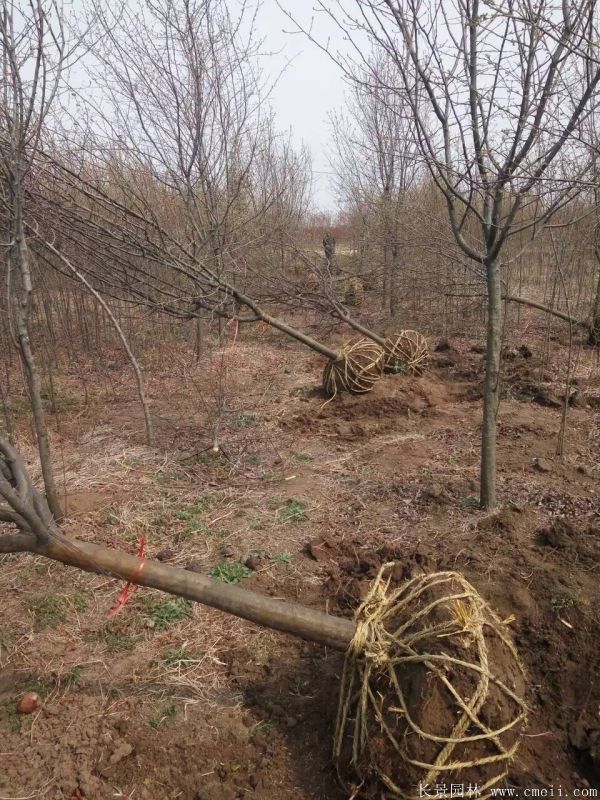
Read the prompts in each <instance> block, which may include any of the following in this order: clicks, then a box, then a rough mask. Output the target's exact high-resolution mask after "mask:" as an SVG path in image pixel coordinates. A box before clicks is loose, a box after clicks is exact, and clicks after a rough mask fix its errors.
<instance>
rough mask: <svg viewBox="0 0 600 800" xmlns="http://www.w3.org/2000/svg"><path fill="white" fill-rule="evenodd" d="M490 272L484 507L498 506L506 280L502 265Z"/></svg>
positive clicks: (489, 268) (483, 444) (491, 265)
mask: <svg viewBox="0 0 600 800" xmlns="http://www.w3.org/2000/svg"><path fill="white" fill-rule="evenodd" d="M486 275H487V293H488V303H487V312H488V315H487V344H486V354H485V387H484V393H483V427H482V432H481V493H480V504H481V507H482V508H484V509H491V508H495V506H496V424H497V414H498V404H499V399H500V349H501V347H500V344H501V334H502V326H501V314H502V283H501V280H500V264H499V263H498V261H492V262H491V263H489V264H487V265H486Z"/></svg>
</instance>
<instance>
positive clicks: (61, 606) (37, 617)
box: [25, 593, 68, 631]
mask: <svg viewBox="0 0 600 800" xmlns="http://www.w3.org/2000/svg"><path fill="white" fill-rule="evenodd" d="M25 608H26V609H27V610H28V611H29V613H30V614H32V615H33V622H34V627H35V630H36V631H43V630H44V629H45V628H56V626H57V625H60V624H61V623H62V622H64V621H65V619H66V618H67V608H68V605H67V602H66V600H65V598H64V597H59V596H58V595H56V594H50V593H48V594H39V595H35V596H34V597H29V598H28V599H27V600H26V601H25Z"/></svg>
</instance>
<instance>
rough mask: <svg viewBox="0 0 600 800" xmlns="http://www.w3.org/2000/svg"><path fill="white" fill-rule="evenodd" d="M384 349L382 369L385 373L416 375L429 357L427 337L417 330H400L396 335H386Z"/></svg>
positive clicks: (421, 370)
mask: <svg viewBox="0 0 600 800" xmlns="http://www.w3.org/2000/svg"><path fill="white" fill-rule="evenodd" d="M384 350H385V362H384V365H383V371H384V372H387V373H393V374H397V373H399V372H403V373H407V374H409V375H418V374H420V373H421V372H423V368H424V367H425V364H426V363H427V361H428V359H429V345H428V344H427V339H426V338H425V337H424V336H423V335H422V334H421V333H418V331H411V330H406V331H400V333H399V334H397V335H396V336H393V337H388V338H387V339H386V340H385V344H384Z"/></svg>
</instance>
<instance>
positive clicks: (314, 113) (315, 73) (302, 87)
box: [257, 0, 345, 210]
mask: <svg viewBox="0 0 600 800" xmlns="http://www.w3.org/2000/svg"><path fill="white" fill-rule="evenodd" d="M280 2H281V4H282V6H283V7H284V8H288V9H289V10H290V11H291V12H292V13H293V14H294V15H295V16H296V17H297V18H298V19H299V21H301V22H302V24H304V25H306V26H308V25H309V24H310V20H311V18H314V23H313V29H314V31H315V33H316V34H317V35H318V39H319V40H320V41H325V40H326V39H327V38H328V37H331V40H332V41H333V42H334V43H335V44H337V45H338V46H339V45H340V44H341V42H342V35H341V33H340V31H339V30H338V29H337V28H336V26H335V24H334V23H333V22H332V21H331V19H329V18H328V17H327V16H326V15H325V14H323V13H322V12H319V11H314V10H313V8H312V6H313V4H312V2H311V0H280ZM293 30H294V26H293V23H292V22H291V21H290V20H289V19H288V18H287V17H286V16H285V14H284V13H283V12H282V11H281V10H280V8H279V7H278V6H277V3H276V0H263V3H262V6H261V9H260V11H259V16H258V20H257V33H258V35H259V37H260V38H263V37H264V39H265V45H264V46H265V48H266V49H267V50H269V51H281V53H278V54H277V55H273V56H270V57H269V58H265V59H264V65H263V66H264V69H265V73H266V74H267V75H272V76H273V77H275V76H276V75H278V74H279V72H280V71H281V69H282V68H283V67H284V66H285V64H286V63H287V62H288V61H291V62H292V63H290V64H289V66H288V67H287V69H286V70H285V72H284V74H283V75H282V76H281V78H280V80H279V83H278V85H277V86H276V87H275V90H274V92H273V95H272V98H271V103H272V106H273V110H274V111H275V114H276V122H277V127H278V128H279V129H280V130H290V131H291V133H292V137H293V141H294V142H295V143H297V144H301V143H302V142H304V143H305V144H306V145H307V146H308V148H309V149H310V151H311V154H312V162H313V170H314V188H313V194H314V205H315V206H316V207H317V208H319V209H323V210H335V208H336V202H335V198H334V195H333V190H332V185H331V175H328V174H324V173H327V172H329V170H330V167H329V164H328V159H327V147H328V143H329V140H330V129H329V125H328V118H327V115H328V113H329V112H330V111H333V110H334V109H339V108H340V106H341V105H342V104H343V101H344V90H345V86H344V82H343V80H342V76H341V72H340V70H339V68H338V67H337V66H336V65H335V64H334V62H333V61H332V60H331V59H330V58H329V56H327V55H326V54H325V53H323V52H322V51H321V50H319V48H318V47H317V46H316V45H315V44H313V43H312V42H310V41H309V40H308V39H307V38H306V37H305V36H304V35H303V34H300V33H292V31H293Z"/></svg>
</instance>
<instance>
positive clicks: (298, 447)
mask: <svg viewBox="0 0 600 800" xmlns="http://www.w3.org/2000/svg"><path fill="white" fill-rule="evenodd" d="M474 344H475V343H474V342H473V341H470V340H467V339H455V340H452V341H451V342H450V343H449V346H448V347H445V346H444V347H443V348H442V350H440V351H438V352H436V353H435V355H434V359H433V363H432V365H431V366H430V368H429V369H428V370H427V372H426V373H425V374H424V375H423V376H421V377H415V378H411V377H406V376H389V377H387V378H385V379H384V380H382V381H381V382H380V383H379V384H378V385H377V386H376V387H375V389H374V391H373V392H372V393H370V394H368V395H364V396H359V397H350V396H345V397H340V398H336V399H335V400H334V401H332V402H330V403H327V404H325V405H324V398H323V397H322V396H321V394H320V393H319V392H318V391H317V390H316V389H315V384H316V382H317V381H318V378H319V376H320V372H321V370H322V362H321V360H320V359H319V358H317V357H315V356H314V355H312V354H310V353H305V352H304V351H302V350H300V349H298V348H297V347H295V346H294V345H288V344H287V343H285V342H283V341H282V340H281V339H280V338H279V337H274V336H273V335H272V334H271V333H268V332H264V331H261V330H260V329H255V330H254V331H253V332H248V333H245V332H242V334H241V335H240V337H239V338H238V340H237V342H236V346H235V348H233V349H232V348H228V349H227V351H226V352H225V354H224V355H223V356H222V357H217V356H215V355H213V358H212V359H210V358H209V356H205V357H203V358H202V359H201V360H200V362H199V363H198V364H196V363H194V362H193V360H191V358H190V355H189V352H188V350H187V349H186V348H185V347H184V345H183V343H177V342H169V343H165V342H162V343H161V342H157V341H155V342H153V343H148V345H147V347H146V348H145V349H144V352H143V361H144V363H145V366H146V372H147V374H148V376H149V378H148V395H149V399H150V401H151V404H152V411H153V414H154V417H155V424H156V428H157V433H158V438H159V442H158V446H157V447H156V448H155V449H151V448H148V447H146V446H145V445H144V442H143V421H142V415H141V412H140V409H139V407H138V405H137V403H136V398H135V387H134V382H133V381H132V379H131V375H130V373H129V370H128V366H127V363H126V361H125V360H124V358H123V356H122V354H121V353H120V352H119V351H118V350H117V349H116V348H114V349H113V350H110V349H109V348H107V351H106V352H105V357H104V360H103V363H102V366H101V368H98V365H97V364H94V363H92V362H90V363H89V364H85V363H82V364H79V365H78V366H77V369H75V368H74V367H71V366H69V365H62V366H61V367H59V368H58V369H57V370H56V374H55V375H54V383H55V385H56V387H57V392H58V394H57V396H58V400H57V406H58V409H57V410H58V415H57V418H56V420H55V423H54V424H55V430H54V433H53V446H54V451H55V453H56V454H57V463H58V465H59V477H60V480H61V481H63V482H64V484H65V485H66V493H67V497H66V499H67V514H68V518H67V522H66V525H65V527H66V530H67V532H68V533H69V534H71V535H74V536H78V537H81V538H84V539H90V540H94V541H97V542H100V543H103V544H105V545H109V546H116V547H121V548H124V549H127V550H130V551H136V550H137V548H138V546H139V541H140V538H141V537H145V539H146V540H147V545H146V552H147V553H148V555H149V556H151V557H159V558H161V559H163V560H165V561H168V562H169V563H173V564H177V565H179V566H182V567H187V568H189V569H195V570H198V571H200V572H202V573H205V574H209V573H210V572H211V571H213V570H215V568H217V572H218V574H219V575H220V576H221V577H226V578H228V579H231V580H236V579H241V585H243V586H246V587H248V588H252V589H255V590H257V591H261V592H264V593H268V594H271V595H273V596H276V597H282V598H286V599H289V600H293V601H297V602H300V603H303V604H305V605H309V606H313V607H316V608H328V609H329V611H331V612H333V613H338V614H341V615H344V616H351V615H352V613H353V609H354V608H355V607H356V605H357V603H358V602H360V599H361V598H362V597H363V596H364V594H365V591H366V589H367V587H368V584H369V581H370V580H372V578H373V577H374V576H375V575H376V573H377V570H378V568H379V566H380V565H381V564H382V563H384V562H386V561H388V560H390V559H395V560H397V561H398V564H399V566H398V570H399V575H400V576H401V577H410V576H411V575H413V574H415V571H416V570H423V569H425V570H427V571H433V570H440V569H456V570H460V571H462V572H463V573H464V574H465V575H466V576H467V578H468V579H469V580H470V581H471V582H472V583H473V584H474V585H475V586H476V587H477V588H478V589H479V590H480V592H481V593H482V594H483V595H484V597H486V599H487V600H488V601H489V602H490V603H491V604H492V605H493V606H494V607H495V608H496V609H497V610H498V611H499V612H500V614H501V615H502V616H503V617H509V616H510V615H514V621H513V622H512V629H513V634H514V638H515V641H516V643H517V645H518V648H519V652H520V655H521V657H522V659H523V661H524V663H525V666H526V669H527V673H528V694H527V699H528V702H529V705H530V708H531V712H530V721H529V726H528V729H527V731H526V735H525V736H524V737H523V741H522V745H521V748H520V751H519V755H518V758H517V759H516V760H515V762H514V763H513V764H512V766H511V771H510V775H509V781H508V783H509V785H512V786H515V787H528V786H533V787H539V788H543V787H550V786H551V785H554V786H555V787H556V786H562V787H563V788H564V789H566V790H569V789H573V788H576V787H577V788H585V787H598V785H600V707H599V703H600V693H599V690H598V667H599V664H600V637H599V631H598V617H599V612H600V594H599V591H598V584H599V577H600V575H599V564H600V559H599V555H600V544H599V542H600V540H599V537H598V534H599V525H600V497H599V480H598V479H599V475H600V460H599V451H600V447H599V445H600V421H599V415H598V398H599V397H600V371H599V369H598V364H597V361H595V360H594V359H595V356H594V355H593V354H592V353H591V352H590V351H587V352H586V351H584V352H583V353H582V354H580V357H579V360H578V365H577V370H576V376H575V377H576V384H575V389H576V397H575V399H573V396H572V399H571V407H570V408H569V424H568V432H567V445H566V452H565V455H564V457H563V458H562V459H558V458H557V457H556V456H555V449H556V439H557V433H558V429H559V425H560V413H561V412H560V408H557V407H556V404H555V403H554V402H548V398H550V399H551V400H555V399H556V398H558V401H559V404H560V398H561V397H563V396H564V387H563V386H562V385H561V378H560V376H561V370H562V369H563V365H564V351H563V350H560V348H557V355H556V356H555V361H553V362H550V363H548V364H546V365H543V364H542V359H541V357H540V355H539V353H540V348H541V344H540V343H539V341H538V340H537V339H535V338H534V337H533V336H532V335H529V337H528V338H527V340H526V341H525V340H519V339H518V338H517V339H516V340H515V343H514V346H515V350H516V348H518V347H519V346H522V345H527V347H528V348H529V350H530V351H531V355H528V356H525V355H523V354H521V353H519V352H517V354H516V355H514V354H513V355H511V356H510V357H509V358H508V359H507V376H506V381H505V389H504V395H505V398H504V400H503V403H502V407H501V411H500V441H499V464H500V496H501V499H502V503H503V505H502V508H501V509H499V510H498V511H496V512H494V513H492V514H484V513H482V512H480V511H478V510H477V508H476V495H477V475H478V467H479V463H478V457H479V456H478V448H479V428H480V423H481V411H480V402H479V397H480V392H481V381H482V356H481V354H480V352H474V351H473V349H472V348H473V345H474ZM476 349H478V348H476ZM222 369H225V379H224V386H225V396H224V400H225V407H226V408H225V411H224V412H221V413H219V412H218V408H219V403H218V399H217V398H216V397H215V394H214V385H215V375H218V373H219V372H220V371H221V370H222ZM82 374H83V375H84V376H85V381H86V388H87V396H88V402H87V404H84V403H83V401H82V400H81V397H82V392H81V376H82ZM544 398H545V399H544ZM15 418H16V423H17V427H18V428H19V431H20V437H21V441H27V439H28V437H29V440H30V438H31V434H30V432H29V430H28V427H27V418H26V416H25V415H23V416H22V417H19V416H18V415H16V417H15ZM217 424H218V425H219V439H220V441H221V445H222V449H221V452H220V453H217V454H215V453H213V452H212V450H211V447H212V442H213V435H214V430H215V425H217ZM32 452H33V451H32V448H31V446H29V448H28V450H27V454H28V455H29V456H30V457H31V456H32ZM245 562H246V563H247V564H249V565H250V566H246V567H245V568H244V567H243V565H244V563H245ZM1 570H2V572H1V574H2V582H1V584H0V604H1V605H0V608H1V611H0V668H1V673H0V797H1V798H34V797H45V798H49V799H50V800H63V799H64V798H79V799H81V798H94V800H104V798H114V797H127V798H135V799H136V800H171V798H173V800H174V798H181V800H217V798H218V799H219V800H229V799H231V800H234V799H237V798H245V799H246V800H248V798H252V797H257V798H261V800H288V799H289V800H292V798H293V800H318V799H321V798H322V799H323V800H324V799H325V798H327V799H328V800H335V798H340V800H341V798H343V797H346V796H347V795H346V794H345V793H344V792H343V791H342V790H341V788H340V787H339V785H338V783H337V780H336V776H335V774H334V770H333V769H332V766H331V760H330V750H331V741H332V730H333V724H334V720H335V712H336V704H337V697H336V694H337V685H338V681H339V676H340V669H341V665H342V655H341V654H338V653H334V652H330V651H328V650H326V649H324V648H321V647H318V646H316V645H311V644H308V643H304V642H301V641H297V640H294V639H293V638H290V637H285V636H283V635H279V634H276V633H273V632H270V631H265V630H261V629H258V628H257V627H255V626H253V625H250V624H248V623H245V622H242V621H239V620H234V619H231V618H229V617H226V616H225V615H222V614H220V613H218V612H214V611H212V610H209V609H204V608H201V607H197V606H196V607H191V606H188V605H187V604H185V603H180V602H173V601H172V600H169V598H165V597H164V596H161V595H159V593H157V592H152V591H149V590H143V589H140V590H138V591H137V592H136V593H135V594H134V595H133V597H132V599H131V600H130V601H129V603H128V604H127V605H126V606H125V608H124V609H123V611H122V612H121V613H120V614H118V615H117V616H115V617H112V618H109V611H110V609H111V608H112V607H114V606H115V604H116V603H117V600H118V595H119V591H120V589H121V586H120V585H119V584H118V582H116V581H114V580H112V579H110V578H108V577H105V576H92V575H86V574H83V573H77V572H75V571H74V570H70V569H68V568H66V567H63V566H61V565H57V564H52V563H49V562H47V561H44V560H43V559H41V558H37V557H32V556H22V555H14V556H12V555H11V556H6V557H3V558H2V564H1ZM25 691H35V692H37V693H38V694H39V695H40V698H41V702H40V706H39V708H38V709H37V710H36V711H35V712H34V713H33V714H31V715H22V714H20V713H19V712H18V711H17V708H16V706H17V702H18V700H19V698H20V697H21V695H22V693H23V692H25Z"/></svg>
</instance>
